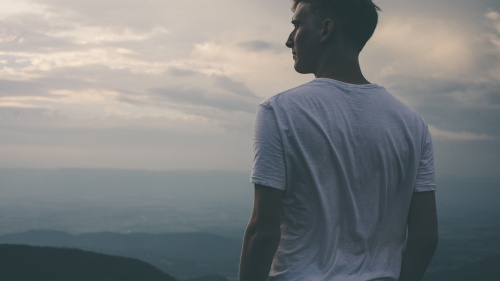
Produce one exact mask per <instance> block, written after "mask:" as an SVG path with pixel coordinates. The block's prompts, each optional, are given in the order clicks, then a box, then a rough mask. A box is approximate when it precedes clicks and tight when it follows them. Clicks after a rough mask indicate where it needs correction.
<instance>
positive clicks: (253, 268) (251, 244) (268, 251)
mask: <svg viewBox="0 0 500 281" xmlns="http://www.w3.org/2000/svg"><path fill="white" fill-rule="evenodd" d="M279 241H280V234H279V232H272V233H269V232H267V233H262V232H259V231H257V229H256V227H254V226H252V225H249V226H248V228H247V230H246V232H245V237H244V241H243V250H242V253H241V260H240V272H239V280H240V281H266V280H267V278H268V277H269V271H270V269H271V264H272V261H273V257H274V254H275V253H276V249H277V248H278V244H279Z"/></svg>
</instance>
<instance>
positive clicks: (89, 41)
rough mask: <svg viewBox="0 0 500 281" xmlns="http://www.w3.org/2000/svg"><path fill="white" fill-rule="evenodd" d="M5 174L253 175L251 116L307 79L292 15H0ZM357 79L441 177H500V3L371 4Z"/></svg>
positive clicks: (47, 6) (243, 1)
mask: <svg viewBox="0 0 500 281" xmlns="http://www.w3.org/2000/svg"><path fill="white" fill-rule="evenodd" d="M0 3H1V7H2V9H1V10H0V168H12V167H28V168H63V167H83V168H126V169H147V170H168V169H216V170H242V171H245V170H250V167H251V163H252V157H253V156H252V142H251V139H252V129H253V120H254V116H255V110H256V107H257V105H258V103H259V102H260V101H262V100H263V99H265V98H267V97H270V96H272V95H274V94H276V93H278V92H280V91H283V90H286V89H288V88H291V87H294V86H296V85H298V84H300V83H303V82H307V81H309V80H311V79H313V76H311V75H300V74H297V73H295V72H294V70H293V60H292V56H291V52H290V50H289V49H287V48H286V47H285V46H284V43H285V39H286V37H287V36H288V33H289V32H290V31H291V29H292V25H291V24H290V19H291V16H292V13H291V11H290V2H289V1H287V0H272V1H269V0H252V1H250V0H211V1H199V0H120V1H117V0H70V1H68V0H0ZM376 3H377V4H379V5H380V7H381V8H382V9H383V10H384V11H383V12H382V13H381V15H380V21H379V26H378V28H377V30H376V31H375V35H374V37H373V38H372V40H371V41H370V42H369V43H368V44H367V46H366V48H365V50H364V51H363V53H362V56H361V63H362V68H363V71H364V73H365V76H366V77H367V79H368V80H370V81H371V82H373V83H377V84H380V85H383V86H385V87H386V88H387V89H388V90H389V91H391V92H392V93H393V94H394V95H395V96H396V97H398V98H399V99H401V100H403V101H404V102H405V103H407V104H408V105H410V106H412V107H413V108H415V109H416V110H417V111H419V112H420V113H421V114H422V115H423V116H424V118H425V119H426V120H427V122H428V123H429V126H430V128H431V133H432V134H433V138H434V142H435V151H436V163H437V170H438V174H439V175H442V176H465V177H478V176H479V177H498V175H497V174H498V171H500V14H499V13H500V1H497V0H489V1H486V0H474V1H470V0H442V1H436V0H434V1H430V0H425V1H409V0H398V1H389V0H384V1H383V0H379V1H376Z"/></svg>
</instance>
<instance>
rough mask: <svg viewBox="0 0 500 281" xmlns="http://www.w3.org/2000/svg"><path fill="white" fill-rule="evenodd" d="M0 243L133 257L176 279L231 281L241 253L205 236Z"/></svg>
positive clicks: (232, 243)
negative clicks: (220, 280) (219, 279)
mask: <svg viewBox="0 0 500 281" xmlns="http://www.w3.org/2000/svg"><path fill="white" fill-rule="evenodd" d="M0 243H2V244H25V245H32V246H49V247H66V248H78V249H82V250H87V251H92V252H99V253H104V254H110V255H117V256H124V257H131V258H136V259H139V260H142V261H144V262H147V263H149V264H152V265H154V266H156V267H157V268H159V269H160V270H162V271H163V272H166V273H168V274H171V275H172V276H174V277H175V278H178V279H188V278H194V277H198V276H204V275H211V274H219V275H222V276H225V277H227V278H229V279H235V274H236V272H237V271H238V261H239V255H240V251H241V242H240V241H239V240H237V239H231V238H226V237H222V236H218V235H213V234H207V233H168V234H147V233H131V234H120V233H111V232H102V233H88V234H78V235H74V234H70V233H66V232H60V231H43V230H39V231H28V232H23V233H16V234H6V235H2V236H0Z"/></svg>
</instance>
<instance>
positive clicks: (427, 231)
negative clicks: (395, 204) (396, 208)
mask: <svg viewBox="0 0 500 281" xmlns="http://www.w3.org/2000/svg"><path fill="white" fill-rule="evenodd" d="M437 241H438V227H437V215H436V199H435V194H434V191H427V192H415V193H413V197H412V199H411V205H410V212H409V214H408V239H407V242H406V248H405V252H404V254H403V263H402V265H401V275H400V277H399V281H420V280H421V279H422V277H423V276H424V273H425V271H426V269H427V266H429V263H430V261H431V259H432V256H433V255H434V252H435V250H436V247H437Z"/></svg>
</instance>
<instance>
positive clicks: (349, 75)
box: [314, 54, 370, 84]
mask: <svg viewBox="0 0 500 281" xmlns="http://www.w3.org/2000/svg"><path fill="white" fill-rule="evenodd" d="M321 61H322V62H324V63H322V64H321V65H320V66H319V67H318V70H317V71H316V72H315V73H314V76H316V78H330V79H335V80H337V81H341V82H345V83H349V84H370V82H369V81H368V80H366V79H365V77H364V76H363V73H362V72H361V67H360V65H359V60H358V54H347V55H346V54H343V55H341V56H335V57H326V58H324V59H322V60H321Z"/></svg>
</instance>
